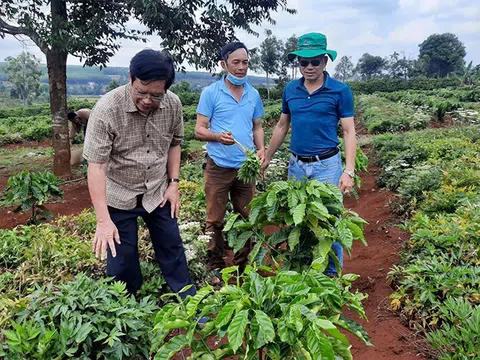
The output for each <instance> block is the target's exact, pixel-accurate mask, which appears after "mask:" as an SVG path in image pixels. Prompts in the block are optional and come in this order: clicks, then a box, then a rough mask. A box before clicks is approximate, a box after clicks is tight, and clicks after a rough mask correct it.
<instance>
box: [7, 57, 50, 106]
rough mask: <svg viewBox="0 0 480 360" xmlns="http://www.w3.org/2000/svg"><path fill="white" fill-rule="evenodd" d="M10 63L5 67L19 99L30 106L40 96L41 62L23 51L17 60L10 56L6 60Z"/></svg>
mask: <svg viewBox="0 0 480 360" xmlns="http://www.w3.org/2000/svg"><path fill="white" fill-rule="evenodd" d="M5 61H7V62H8V64H6V65H5V66H4V67H3V71H4V72H5V73H6V74H7V77H8V81H10V82H11V83H12V85H13V88H14V93H15V94H16V96H17V97H19V98H20V99H22V100H23V105H25V106H26V105H28V104H29V103H31V101H32V100H33V99H34V98H36V97H38V95H39V94H40V92H39V90H40V77H41V76H42V70H41V69H40V60H39V59H37V58H36V57H35V55H33V54H30V53H28V52H25V51H23V52H22V53H21V54H20V55H18V56H17V57H16V58H14V57H12V56H9V57H7V58H6V59H5Z"/></svg>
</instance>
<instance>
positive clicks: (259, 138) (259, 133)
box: [253, 126, 265, 150]
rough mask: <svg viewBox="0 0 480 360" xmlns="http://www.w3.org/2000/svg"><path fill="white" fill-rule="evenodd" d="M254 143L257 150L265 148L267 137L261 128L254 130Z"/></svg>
mask: <svg viewBox="0 0 480 360" xmlns="http://www.w3.org/2000/svg"><path fill="white" fill-rule="evenodd" d="M253 142H254V143H255V146H256V147H257V150H262V149H264V148H265V135H264V132H263V128H262V127H261V126H258V127H256V128H254V129H253Z"/></svg>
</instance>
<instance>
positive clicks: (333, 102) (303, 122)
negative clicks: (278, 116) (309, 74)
mask: <svg viewBox="0 0 480 360" xmlns="http://www.w3.org/2000/svg"><path fill="white" fill-rule="evenodd" d="M324 74H325V83H324V84H323V86H322V87H321V88H320V89H318V90H316V91H315V92H314V93H312V94H309V93H308V90H307V88H306V87H305V86H304V84H303V82H304V78H303V77H302V78H301V79H298V80H293V81H290V82H289V83H288V84H287V86H286V87H285V90H284V91H283V103H282V112H283V113H284V114H290V117H291V126H292V137H291V141H290V150H291V151H292V153H294V154H296V155H301V156H314V155H319V154H321V153H322V152H324V151H326V150H329V149H332V148H335V147H337V146H338V144H339V141H338V137H337V126H338V121H339V120H340V118H346V117H352V116H353V115H354V114H355V111H354V107H353V94H352V90H351V89H350V87H349V86H348V85H346V84H344V83H342V82H340V81H338V80H335V79H333V78H331V77H330V75H329V74H328V73H327V72H325V73H324Z"/></svg>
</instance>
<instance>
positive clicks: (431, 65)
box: [418, 33, 467, 77]
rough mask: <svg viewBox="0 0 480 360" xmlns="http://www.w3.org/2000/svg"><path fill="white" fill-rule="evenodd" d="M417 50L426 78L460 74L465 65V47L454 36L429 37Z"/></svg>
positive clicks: (436, 35) (447, 34) (434, 35)
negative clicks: (454, 73)
mask: <svg viewBox="0 0 480 360" xmlns="http://www.w3.org/2000/svg"><path fill="white" fill-rule="evenodd" d="M419 48H420V53H419V56H418V58H419V60H422V61H423V62H424V66H425V74H426V75H427V76H428V77H446V76H448V75H450V74H452V73H453V72H456V71H457V72H461V71H462V69H463V67H464V65H465V60H464V58H465V55H467V52H466V51H465V45H463V43H462V42H461V41H460V40H458V38H457V36H456V35H454V34H450V33H445V34H433V35H430V36H429V37H428V38H427V39H426V40H425V41H424V42H422V43H421V44H420V45H419Z"/></svg>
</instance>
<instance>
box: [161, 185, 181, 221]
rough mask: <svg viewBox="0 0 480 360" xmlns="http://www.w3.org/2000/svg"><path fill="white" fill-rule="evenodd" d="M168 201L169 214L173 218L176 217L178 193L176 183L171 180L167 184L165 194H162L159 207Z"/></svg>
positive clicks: (178, 201) (178, 208) (178, 200)
mask: <svg viewBox="0 0 480 360" xmlns="http://www.w3.org/2000/svg"><path fill="white" fill-rule="evenodd" d="M167 201H168V202H170V216H171V217H172V219H173V218H176V217H178V212H179V210H180V195H179V194H178V183H176V182H172V183H170V184H169V185H168V187H167V190H165V194H163V201H162V203H161V204H160V207H164V206H165V204H166V203H167Z"/></svg>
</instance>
